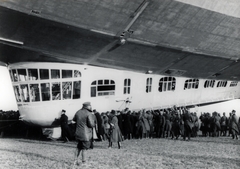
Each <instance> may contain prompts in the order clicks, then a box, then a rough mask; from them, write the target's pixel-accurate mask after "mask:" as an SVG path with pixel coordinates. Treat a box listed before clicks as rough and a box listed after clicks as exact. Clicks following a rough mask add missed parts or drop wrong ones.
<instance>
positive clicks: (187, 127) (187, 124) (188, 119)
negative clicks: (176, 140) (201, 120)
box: [182, 108, 193, 140]
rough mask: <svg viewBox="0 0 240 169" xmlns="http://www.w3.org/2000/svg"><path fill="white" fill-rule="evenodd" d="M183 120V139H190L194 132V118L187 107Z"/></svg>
mask: <svg viewBox="0 0 240 169" xmlns="http://www.w3.org/2000/svg"><path fill="white" fill-rule="evenodd" d="M182 118H183V122H184V135H183V139H184V140H186V137H188V140H190V136H191V133H192V128H193V120H192V116H191V114H190V113H189V111H188V110H187V109H186V108H185V109H184V111H183V115H182Z"/></svg>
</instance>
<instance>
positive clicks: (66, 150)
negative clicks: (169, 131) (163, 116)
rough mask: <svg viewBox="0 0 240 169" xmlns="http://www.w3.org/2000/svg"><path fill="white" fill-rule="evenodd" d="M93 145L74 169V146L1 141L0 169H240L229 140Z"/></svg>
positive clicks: (238, 151)
mask: <svg viewBox="0 0 240 169" xmlns="http://www.w3.org/2000/svg"><path fill="white" fill-rule="evenodd" d="M94 144H95V147H94V149H93V150H88V151H87V162H86V163H85V164H80V165H79V166H75V167H73V165H72V164H73V154H74V151H75V147H76V143H75V142H68V143H62V142H60V141H37V140H27V139H0V168H4V169H8V168H9V169H15V168H17V169H18V168H19V169H26V168H29V169H33V168H39V169H40V168H41V169H42V168H46V169H48V168H58V169H61V168H69V169H70V168H83V169H87V168H91V169H95V168H98V169H118V168H119V169H145V168H146V169H155V168H158V169H160V168H177V169H180V168H184V169H185V168H191V169H193V168H194V169H195V168H216V169H221V168H224V169H225V168H229V169H233V168H240V140H232V139H231V138H230V137H219V138H212V137H207V138H203V137H198V138H192V140H191V141H182V139H181V138H180V140H171V139H142V140H125V141H124V142H123V146H122V149H120V150H119V149H117V144H116V143H115V144H113V148H112V149H108V148H107V146H108V143H107V142H94Z"/></svg>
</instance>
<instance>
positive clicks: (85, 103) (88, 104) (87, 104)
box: [83, 102, 91, 106]
mask: <svg viewBox="0 0 240 169" xmlns="http://www.w3.org/2000/svg"><path fill="white" fill-rule="evenodd" d="M83 106H91V103H90V102H84V103H83Z"/></svg>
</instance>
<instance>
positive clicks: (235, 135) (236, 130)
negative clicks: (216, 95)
mask: <svg viewBox="0 0 240 169" xmlns="http://www.w3.org/2000/svg"><path fill="white" fill-rule="evenodd" d="M235 113H236V111H235V110H233V111H232V116H231V123H230V127H231V131H232V138H233V139H234V138H236V140H238V134H239V128H238V118H237V116H236V114H235Z"/></svg>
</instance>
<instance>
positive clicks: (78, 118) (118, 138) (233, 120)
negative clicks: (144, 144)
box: [73, 102, 240, 163]
mask: <svg viewBox="0 0 240 169" xmlns="http://www.w3.org/2000/svg"><path fill="white" fill-rule="evenodd" d="M73 121H74V122H76V132H75V137H76V141H78V146H77V151H76V155H75V157H76V158H75V159H76V160H75V162H76V163H78V161H77V159H78V156H79V155H80V153H81V152H82V162H85V155H84V152H85V150H86V149H89V148H93V141H94V140H98V141H104V140H108V142H109V146H108V147H109V148H111V147H112V144H113V142H117V143H118V148H119V149H120V148H121V142H122V141H123V140H125V139H143V138H168V137H170V138H171V139H178V138H179V137H182V138H183V140H186V141H189V140H190V139H191V137H197V136H198V133H199V130H201V131H202V136H204V137H206V136H211V137H218V136H232V138H233V139H238V135H239V129H240V118H239V119H238V117H237V116H236V111H235V110H232V112H231V113H230V114H229V117H226V116H225V113H223V115H222V116H221V115H220V114H219V113H217V112H213V113H212V114H210V113H203V114H201V116H200V117H198V116H197V114H196V112H193V113H191V112H190V111H189V109H188V108H186V107H178V108H177V107H176V106H174V107H172V108H169V109H160V110H145V109H143V110H140V111H131V110H129V109H128V108H126V109H124V110H123V111H115V110H111V111H109V112H102V113H101V114H100V113H99V112H98V111H97V110H93V111H92V107H91V104H90V102H86V103H84V104H83V107H82V109H80V110H79V111H78V112H77V113H76V114H75V116H74V118H73Z"/></svg>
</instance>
